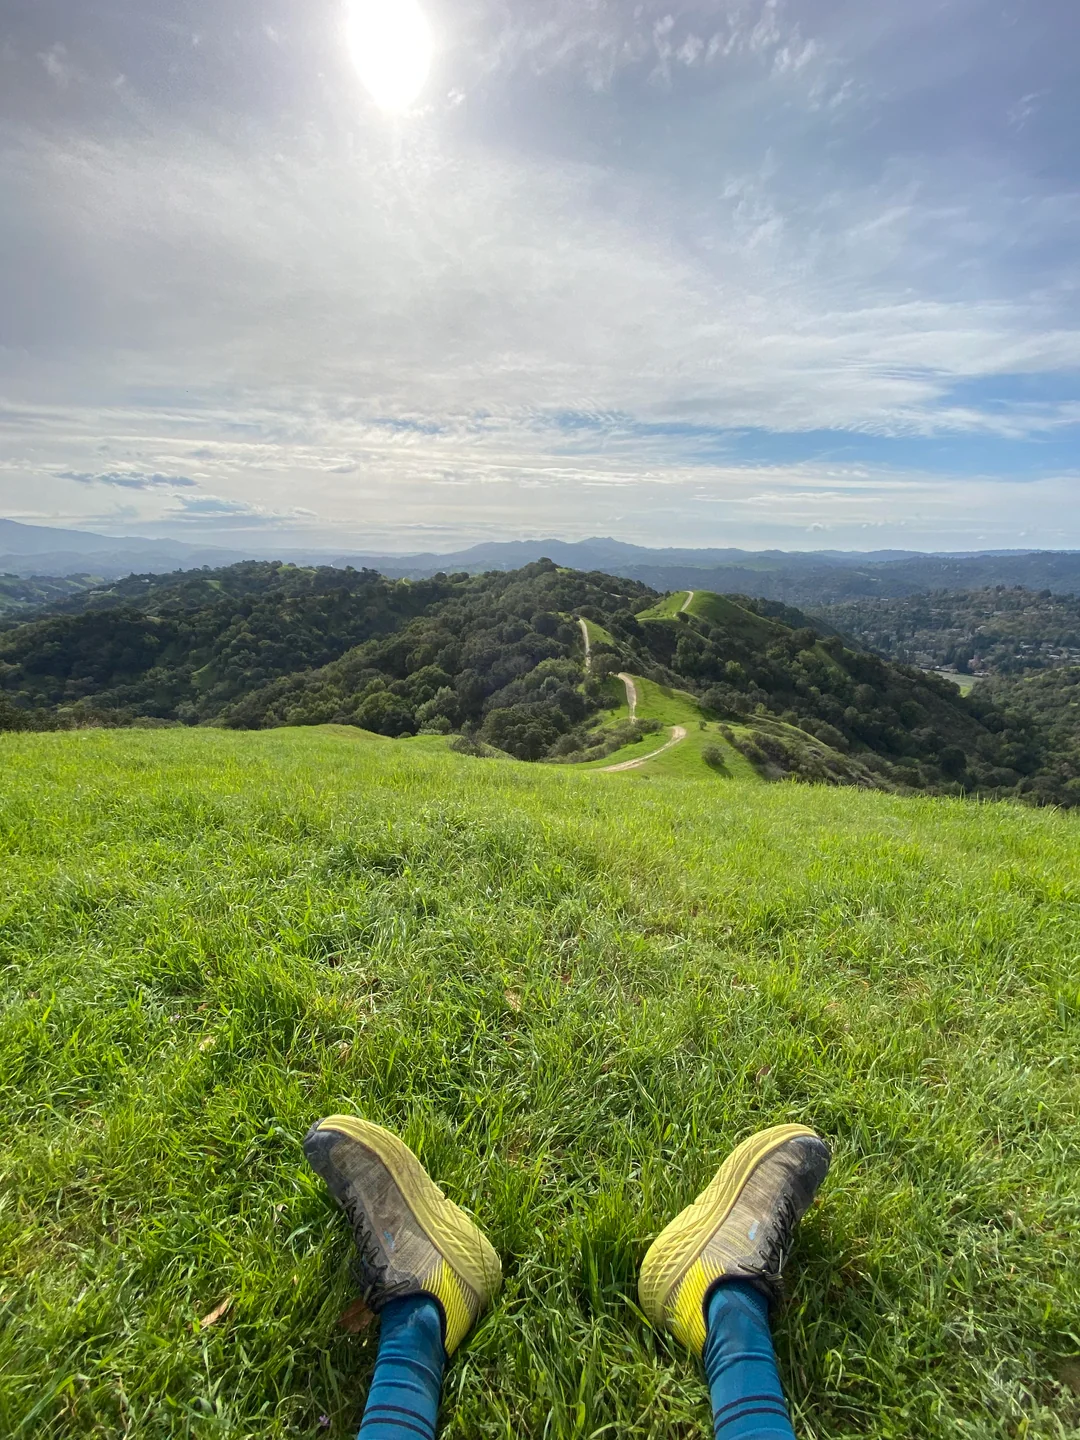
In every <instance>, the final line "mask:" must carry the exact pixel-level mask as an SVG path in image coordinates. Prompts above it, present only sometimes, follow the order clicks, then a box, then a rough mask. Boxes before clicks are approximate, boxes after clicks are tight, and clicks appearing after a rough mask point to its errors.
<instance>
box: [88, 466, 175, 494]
mask: <svg viewBox="0 0 1080 1440" xmlns="http://www.w3.org/2000/svg"><path fill="white" fill-rule="evenodd" d="M60 479H61V480H75V481H77V482H78V484H80V485H116V486H119V487H120V489H122V490H191V489H196V488H197V487H198V481H197V480H192V479H191V478H190V476H188V475H144V474H141V473H140V472H139V471H137V470H104V471H99V472H97V473H96V474H93V473H88V472H86V471H78V470H62V471H60Z"/></svg>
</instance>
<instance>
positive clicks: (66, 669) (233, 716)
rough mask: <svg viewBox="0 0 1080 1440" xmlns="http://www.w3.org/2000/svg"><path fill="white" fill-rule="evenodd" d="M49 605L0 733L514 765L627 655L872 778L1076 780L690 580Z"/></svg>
mask: <svg viewBox="0 0 1080 1440" xmlns="http://www.w3.org/2000/svg"><path fill="white" fill-rule="evenodd" d="M65 603H66V604H67V605H68V606H71V607H73V608H77V609H78V611H79V613H73V614H71V613H62V614H55V613H53V614H50V615H46V616H42V617H41V618H39V619H37V620H35V621H32V622H29V623H25V624H22V625H18V626H15V627H14V628H12V629H10V630H8V631H7V632H6V633H4V634H2V635H0V727H6V728H25V727H27V726H34V727H38V726H60V725H72V724H86V723H98V724H102V723H104V724H128V723H132V722H140V723H163V722H164V723H169V722H172V723H177V722H179V723H184V724H198V723H203V724H206V723H210V724H219V725H226V726H231V727H236V728H244V727H250V728H260V727H265V726H274V725H310V724H319V723H325V722H339V723H345V724H351V725H358V726H361V727H363V728H365V729H369V730H373V731H376V732H379V733H381V734H384V735H390V736H401V735H410V734H414V733H416V732H417V731H420V730H425V731H429V732H439V733H449V732H451V731H461V732H464V733H465V734H467V735H475V736H476V737H477V738H479V739H480V740H483V741H486V742H488V743H489V744H491V745H493V746H495V747H496V748H498V749H500V750H503V751H506V752H509V753H510V754H513V755H515V756H517V757H518V758H521V759H530V760H534V759H549V760H550V759H560V760H563V761H573V760H574V759H575V758H576V757H580V756H581V755H583V754H584V753H585V752H586V751H587V750H588V749H589V745H590V744H591V743H592V740H593V739H594V736H592V735H590V730H591V729H594V727H595V726H596V725H597V724H598V723H600V722H602V721H603V719H604V717H605V716H606V714H607V713H608V712H609V710H610V707H611V706H612V705H613V704H615V703H616V701H617V699H619V698H621V687H620V686H619V685H618V684H617V683H616V682H614V681H612V680H610V679H609V678H608V677H609V676H610V675H611V674H612V672H614V671H616V670H621V669H626V670H629V671H631V672H632V673H634V674H638V675H643V676H646V677H648V678H652V679H654V680H656V681H658V682H659V683H661V684H668V685H675V686H677V687H679V688H680V689H682V690H685V691H688V692H690V693H691V694H692V695H694V696H696V697H698V700H699V703H700V705H701V707H702V709H703V711H704V712H705V713H708V714H712V715H714V716H716V717H718V718H723V717H725V716H727V717H739V718H741V719H743V720H749V721H750V722H753V720H754V717H755V716H758V717H762V718H763V719H764V718H767V717H775V718H776V719H780V720H783V721H785V722H786V723H787V724H789V725H794V726H797V727H799V728H800V729H802V730H804V731H806V732H807V733H809V734H812V735H814V736H815V737H817V739H818V740H819V741H820V742H822V743H824V744H825V745H827V746H830V747H832V749H833V750H835V751H837V752H839V753H841V754H850V755H851V756H852V757H857V758H858V760H859V764H860V767H861V773H865V774H876V776H878V777H879V778H880V779H881V782H882V783H885V784H894V785H900V786H905V787H907V786H910V787H912V788H916V789H926V790H934V791H945V792H958V791H960V790H961V789H965V790H973V789H975V790H979V791H981V792H985V793H1006V792H1008V793H1030V794H1032V795H1034V796H1036V797H1039V798H1056V799H1062V798H1068V794H1067V786H1068V785H1069V784H1070V783H1071V782H1072V779H1073V777H1072V776H1071V775H1069V774H1065V775H1063V774H1061V773H1060V772H1058V771H1055V772H1054V779H1053V784H1052V786H1051V784H1050V782H1049V781H1047V780H1046V776H1047V775H1048V773H1049V771H1048V768H1047V757H1046V755H1045V754H1044V752H1043V749H1042V748H1041V746H1040V742H1039V739H1038V737H1037V735H1036V733H1035V731H1034V729H1033V727H1032V725H1031V722H1030V721H1029V719H1028V718H1027V717H1026V716H1025V715H1024V714H1023V713H1022V712H1021V711H1019V710H1016V709H1015V708H1012V709H1010V708H999V707H997V706H995V705H994V704H993V703H992V702H990V701H988V700H983V699H977V698H968V699H963V698H961V696H960V695H959V694H958V692H957V690H956V688H955V687H954V686H952V685H950V684H948V683H947V682H944V681H940V680H938V679H937V677H935V676H928V675H924V674H923V673H922V672H920V671H919V670H916V669H911V668H908V667H906V666H902V665H895V664H891V663H889V662H887V661H884V660H882V659H880V658H878V657H875V656H873V655H869V654H863V653H859V652H857V651H855V650H852V649H851V648H849V647H848V646H847V645H845V643H844V641H843V640H842V639H841V638H840V637H839V636H837V635H822V634H820V633H819V632H817V631H815V630H814V629H813V628H812V627H811V626H810V625H808V624H807V623H806V622H805V618H804V617H803V616H802V615H801V614H800V613H799V612H798V611H793V610H789V609H787V608H786V607H785V606H783V605H781V604H779V603H776V602H754V601H750V600H747V599H746V598H745V597H729V598H726V599H725V598H722V597H720V596H716V595H705V594H703V595H698V596H697V597H696V598H695V599H694V601H693V604H692V606H691V607H690V609H689V611H688V612H687V611H684V610H683V609H682V606H681V602H679V603H676V600H675V599H670V600H663V599H662V598H661V597H660V596H658V595H657V594H656V593H655V592H653V591H650V590H648V589H647V588H646V587H645V586H644V585H642V584H640V583H638V582H635V581H630V580H621V579H616V578H614V577H612V576H610V575H604V574H600V573H595V572H594V573H587V574H586V573H582V572H579V571H572V570H566V569H560V568H559V567H557V566H555V565H554V564H552V563H551V562H550V561H539V562H536V563H535V564H531V565H527V566H525V567H523V568H522V569H520V570H517V571H512V572H501V571H500V572H489V573H487V574H485V575H479V576H469V575H466V574H464V573H461V574H455V575H449V576H446V575H436V576H435V577H433V578H431V579H429V580H422V581H414V582H409V581H393V580H388V579H386V578H385V577H383V576H381V575H378V574H377V573H375V572H374V571H348V570H346V571H341V570H336V569H329V568H303V567H296V566H290V565H282V564H279V563H276V562H275V563H247V564H242V565H236V566H230V567H227V568H225V569H221V570H216V571H201V572H196V573H195V574H191V573H185V574H182V575H175V574H174V575H172V576H164V577H161V576H159V577H131V578H130V579H129V580H125V581H122V582H119V584H117V585H114V586H110V587H108V588H107V589H103V590H100V591H91V592H88V594H87V595H86V596H85V597H80V599H79V600H77V601H68V602H65ZM580 618H584V619H585V620H586V621H587V622H588V623H589V624H590V625H591V627H592V629H593V636H594V650H593V665H592V670H591V672H590V673H586V669H585V664H584V648H583V642H582V634H581V627H580V623H579V619H580ZM1044 782H1045V783H1044ZM1051 790H1052V793H1051Z"/></svg>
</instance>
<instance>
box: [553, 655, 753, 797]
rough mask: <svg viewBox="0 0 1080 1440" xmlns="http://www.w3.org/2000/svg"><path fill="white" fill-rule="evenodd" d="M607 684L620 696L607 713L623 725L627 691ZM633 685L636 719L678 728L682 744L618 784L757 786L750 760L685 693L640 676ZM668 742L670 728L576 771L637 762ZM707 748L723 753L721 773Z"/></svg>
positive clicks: (624, 775)
mask: <svg viewBox="0 0 1080 1440" xmlns="http://www.w3.org/2000/svg"><path fill="white" fill-rule="evenodd" d="M609 683H614V684H615V685H618V687H619V690H620V691H621V693H622V696H623V701H622V704H621V705H620V706H618V707H617V708H616V709H615V710H614V711H612V712H611V716H612V720H613V721H619V720H625V719H626V718H627V717H628V716H629V714H630V710H629V707H628V705H627V704H626V698H625V697H626V688H625V686H624V685H623V683H622V681H621V680H614V681H613V682H609ZM634 684H635V686H636V687H637V693H638V703H637V715H638V716H639V717H640V718H641V719H642V720H659V721H660V723H661V724H662V725H663V726H665V727H671V726H673V725H682V726H683V728H684V729H685V730H686V739H685V740H682V741H680V743H679V744H678V745H674V746H672V748H671V749H670V750H667V751H665V752H664V754H663V755H657V757H656V759H655V760H650V761H649V762H648V764H647V765H643V766H641V767H640V768H639V769H637V770H627V771H624V772H623V773H622V774H621V775H620V776H619V781H620V782H621V783H625V782H626V781H628V780H631V779H637V780H641V779H650V778H651V777H652V776H654V775H659V776H668V777H678V778H681V779H684V780H689V779H695V780H714V781H715V780H720V779H738V780H744V781H751V782H753V783H755V784H758V783H760V777H759V775H758V773H757V771H756V770H755V769H754V767H753V766H752V765H751V764H750V762H749V760H747V759H746V758H745V757H744V756H743V755H741V754H740V753H739V751H738V750H736V749H735V748H734V746H732V745H729V744H728V742H727V741H726V740H725V739H724V737H723V736H722V735H721V734H720V730H719V726H718V725H717V723H716V722H715V721H714V720H709V719H708V718H707V717H706V715H705V712H704V711H703V710H702V709H701V706H700V705H699V704H698V702H697V700H695V698H694V697H693V695H690V694H688V693H687V692H686V691H685V690H673V689H669V687H668V686H666V685H658V684H657V683H656V682H655V681H654V680H646V679H644V678H643V677H642V676H640V675H636V676H634ZM702 722H704V727H703V725H702ZM670 738H671V732H670V728H665V729H664V730H659V731H656V732H655V733H653V734H651V735H646V736H645V737H644V738H643V739H641V740H638V741H637V742H636V743H635V744H633V745H624V746H623V748H622V749H621V750H616V751H614V752H613V753H612V754H611V755H608V756H607V757H606V758H605V759H603V760H593V761H588V762H586V763H585V764H583V765H581V766H577V767H575V768H577V769H581V770H603V769H606V768H607V767H608V766H610V765H621V764H622V762H623V761H624V760H640V759H641V758H642V757H643V756H646V755H652V754H653V753H654V751H657V750H659V749H660V747H661V746H662V745H665V744H666V743H667V741H668V740H669V739H670ZM710 747H711V748H713V749H718V750H720V751H722V752H723V755H724V768H723V769H722V770H718V769H714V768H713V767H712V766H709V765H707V764H706V763H705V759H704V756H703V752H704V751H705V750H706V749H709V748H710Z"/></svg>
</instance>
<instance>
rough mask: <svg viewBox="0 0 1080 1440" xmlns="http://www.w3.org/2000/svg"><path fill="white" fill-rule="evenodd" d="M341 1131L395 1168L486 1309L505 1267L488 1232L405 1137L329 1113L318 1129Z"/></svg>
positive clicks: (427, 1228)
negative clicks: (450, 1194) (452, 1197)
mask: <svg viewBox="0 0 1080 1440" xmlns="http://www.w3.org/2000/svg"><path fill="white" fill-rule="evenodd" d="M315 1129H316V1131H317V1132H322V1131H324V1130H335V1131H338V1132H339V1133H340V1134H342V1135H347V1136H348V1137H349V1138H350V1139H351V1140H355V1141H356V1142H357V1143H358V1144H360V1145H362V1146H363V1147H364V1149H365V1150H370V1151H371V1152H372V1154H373V1155H375V1156H377V1157H378V1159H379V1160H380V1161H381V1162H382V1164H383V1165H385V1167H386V1169H387V1170H388V1171H389V1172H390V1176H391V1178H392V1179H393V1181H394V1183H395V1185H397V1187H398V1189H399V1190H400V1191H401V1193H402V1195H403V1196H404V1198H405V1203H406V1205H408V1207H409V1209H410V1210H411V1211H412V1214H413V1215H414V1216H415V1218H416V1222H417V1224H418V1225H419V1226H420V1228H421V1229H422V1230H423V1231H424V1233H425V1234H426V1235H427V1237H428V1239H429V1240H430V1241H431V1243H432V1244H433V1245H434V1246H435V1248H436V1250H438V1251H439V1253H440V1254H441V1255H442V1256H443V1258H444V1259H445V1260H446V1261H447V1262H448V1263H449V1264H450V1265H451V1266H452V1267H453V1269H454V1270H456V1271H457V1273H458V1275H459V1276H460V1277H461V1278H462V1279H463V1280H464V1281H465V1283H466V1284H467V1285H468V1286H469V1287H470V1288H471V1289H472V1290H473V1291H474V1292H475V1294H476V1296H477V1298H478V1300H479V1301H480V1308H481V1309H483V1308H484V1306H485V1305H487V1303H488V1302H489V1301H490V1300H492V1299H493V1298H494V1296H495V1295H496V1294H497V1293H498V1290H499V1286H500V1285H501V1283H502V1265H501V1263H500V1261H499V1257H498V1255H497V1254H496V1253H495V1250H494V1248H493V1247H492V1245H491V1243H490V1242H489V1241H488V1239H487V1236H486V1235H485V1234H484V1233H483V1231H482V1230H481V1229H480V1228H479V1226H477V1225H476V1224H474V1223H473V1221H472V1220H470V1219H469V1217H468V1215H466V1214H465V1211H464V1210H462V1209H461V1208H460V1207H459V1206H457V1205H455V1204H454V1202H453V1201H452V1200H448V1199H447V1198H446V1196H445V1195H444V1194H443V1192H442V1191H441V1190H440V1189H439V1187H438V1186H437V1185H436V1184H435V1182H434V1180H432V1178H431V1176H430V1175H429V1174H428V1173H427V1171H426V1170H425V1169H424V1167H423V1165H421V1164H420V1161H419V1160H418V1159H417V1158H416V1156H415V1155H414V1154H413V1152H412V1151H411V1150H410V1149H409V1147H408V1146H407V1145H406V1144H405V1143H404V1141H402V1140H399V1139H398V1137H397V1136H396V1135H394V1134H393V1133H392V1132H391V1131H390V1130H384V1129H383V1127H382V1126H381V1125H373V1124H372V1123H371V1121H370V1120H360V1119H358V1118H357V1117H356V1116H355V1115H329V1116H327V1118H326V1119H325V1120H321V1121H320V1122H319V1124H318V1125H316V1127H315Z"/></svg>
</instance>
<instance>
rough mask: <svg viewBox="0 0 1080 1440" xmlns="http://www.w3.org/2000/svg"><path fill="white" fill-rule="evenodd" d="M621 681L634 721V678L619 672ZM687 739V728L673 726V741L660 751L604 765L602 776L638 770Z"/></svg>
mask: <svg viewBox="0 0 1080 1440" xmlns="http://www.w3.org/2000/svg"><path fill="white" fill-rule="evenodd" d="M619 679H620V680H621V681H622V683H623V684H624V685H625V686H626V703H627V705H629V707H630V719H631V720H633V718H634V716H635V715H636V714H637V702H638V692H637V686H636V685H635V684H634V677H633V676H632V675H627V673H626V672H625V670H622V671H620V672H619ZM685 739H686V726H685V725H673V726H672V727H671V739H670V740H669V741H668V742H667V744H666V745H661V746H660V748H659V750H650V751H649V753H648V755H639V756H638V758H637V759H636V760H623V761H620V763H619V764H618V765H604V766H603V767H602V768H601V774H604V775H610V774H611V773H612V772H613V771H615V770H636V769H637V768H638V766H639V765H644V764H645V761H646V760H655V759H656V757H657V755H662V754H663V753H664V751H665V750H670V749H671V747H672V746H673V745H678V743H679V742H680V740H685Z"/></svg>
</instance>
